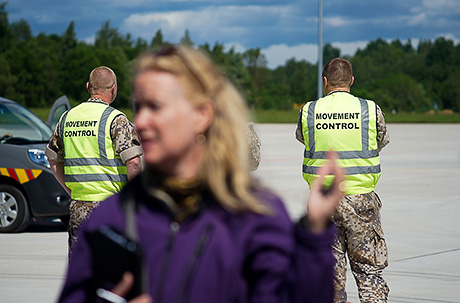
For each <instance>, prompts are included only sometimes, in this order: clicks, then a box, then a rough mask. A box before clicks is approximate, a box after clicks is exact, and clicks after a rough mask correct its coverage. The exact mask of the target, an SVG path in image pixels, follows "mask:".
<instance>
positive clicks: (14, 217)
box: [0, 184, 30, 233]
mask: <svg viewBox="0 0 460 303" xmlns="http://www.w3.org/2000/svg"><path fill="white" fill-rule="evenodd" d="M29 219H30V214H29V207H28V206H27V201H26V198H25V197H24V195H23V194H22V192H21V191H20V190H19V189H17V188H16V187H14V186H11V185H8V184H1V185H0V233H13V232H19V231H22V230H24V229H25V228H26V227H27V225H29Z"/></svg>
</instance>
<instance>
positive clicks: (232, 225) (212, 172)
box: [60, 46, 343, 303]
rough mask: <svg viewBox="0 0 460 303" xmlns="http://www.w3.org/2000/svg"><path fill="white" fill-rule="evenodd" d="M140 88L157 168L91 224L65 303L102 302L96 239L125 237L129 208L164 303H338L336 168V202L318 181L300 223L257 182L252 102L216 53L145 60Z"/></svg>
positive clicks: (73, 264)
mask: <svg viewBox="0 0 460 303" xmlns="http://www.w3.org/2000/svg"><path fill="white" fill-rule="evenodd" d="M133 89H134V105H135V109H136V117H135V120H134V124H135V126H136V128H137V130H138V132H139V135H140V136H141V139H142V145H143V148H144V162H145V166H146V169H145V171H144V172H143V173H141V175H140V176H138V177H137V178H136V179H134V180H133V181H132V182H130V183H129V184H128V185H127V186H126V187H125V189H124V190H123V191H122V192H121V193H120V194H117V195H114V196H112V197H111V198H109V199H107V200H106V201H105V202H104V203H102V204H101V206H100V207H99V208H98V209H96V210H95V211H94V212H93V214H92V216H91V218H90V219H89V220H88V221H87V222H86V224H85V225H84V226H83V227H82V231H81V234H80V237H81V239H82V240H79V242H78V243H77V245H76V246H75V251H74V253H73V255H72V258H71V260H70V264H69V269H68V273H67V279H66V282H65V285H64V288H63V291H62V293H61V296H60V302H88V300H90V298H91V297H93V294H92V293H91V291H90V290H89V289H91V287H89V285H90V283H91V279H92V276H93V267H92V265H91V262H92V259H91V258H92V256H91V247H90V242H89V238H90V236H91V234H92V233H93V232H94V231H95V230H97V229H99V228H100V227H101V226H104V225H105V226H111V227H114V228H116V229H118V230H120V231H124V230H125V229H126V225H127V224H126V223H125V213H124V211H123V209H124V208H123V207H124V206H125V205H126V204H129V203H131V204H134V205H135V215H134V221H135V224H134V226H135V230H136V234H137V235H138V242H139V243H140V245H141V247H142V249H143V256H144V259H143V260H144V264H145V269H146V270H147V277H146V280H147V287H146V290H145V291H146V292H147V293H148V295H149V296H150V298H153V302H155V303H163V302H167V303H170V302H219V303H222V302H310V301H311V302H331V301H332V297H333V262H334V259H333V256H332V252H331V244H332V241H333V239H334V228H333V226H331V224H330V221H329V217H330V215H331V213H332V211H333V209H334V208H335V206H336V204H337V202H338V201H339V200H340V198H341V197H342V194H343V191H342V190H341V189H340V186H339V184H340V183H341V181H342V180H343V174H342V172H341V171H340V169H339V168H338V167H337V165H335V161H334V159H332V160H331V161H330V162H329V164H328V165H325V166H324V167H323V168H322V172H320V173H321V175H322V177H321V178H320V179H319V180H320V181H321V180H322V178H324V174H335V175H336V178H337V179H336V182H334V183H333V185H332V187H331V189H330V191H329V192H327V193H324V192H323V191H321V189H320V185H319V184H320V182H318V184H317V186H316V187H314V188H313V189H312V193H311V196H310V202H309V203H308V206H307V208H308V216H305V217H303V218H302V219H301V220H300V221H299V222H298V223H297V224H293V223H292V222H291V221H290V218H289V216H288V214H287V212H286V210H285V208H284V206H283V203H282V201H281V200H280V198H279V197H277V196H276V195H275V194H273V193H272V192H270V191H269V190H267V189H266V188H264V187H263V186H262V185H260V184H259V183H258V182H256V180H254V179H253V178H252V177H251V175H250V173H249V171H250V165H249V157H248V142H247V139H246V131H247V121H248V113H247V109H246V106H245V103H244V100H243V99H242V97H241V95H240V94H239V92H238V91H237V90H236V89H235V87H234V86H233V85H232V84H231V83H230V82H229V81H228V79H227V78H226V77H225V76H224V75H223V74H222V73H221V72H220V71H219V70H218V69H217V68H216V67H215V66H214V65H213V64H212V62H211V61H210V60H209V59H208V58H207V57H206V56H205V55H203V54H202V53H201V52H199V51H196V50H193V49H190V48H185V47H182V46H168V47H166V48H165V49H163V50H161V51H160V52H158V53H147V54H144V55H143V56H141V57H140V58H139V59H138V60H137V64H136V73H135V78H134V84H133ZM131 204H129V205H131ZM130 222H131V221H130ZM128 225H129V224H128ZM79 239H80V238H79ZM114 266H116V264H114ZM131 278H132V277H131ZM131 282H132V281H131ZM127 283H128V284H129V281H128V282H127ZM123 285H124V284H123V283H122V286H123ZM119 286H120V285H119ZM121 288H123V287H121ZM115 292H117V293H118V294H119V295H125V292H124V291H120V287H117V288H116V290H115ZM142 298H143V299H144V300H146V301H145V302H148V301H149V299H148V296H143V297H141V298H138V300H139V299H142ZM146 298H147V299H146ZM135 300H136V299H135ZM309 300H310V301H309ZM138 302H141V301H138Z"/></svg>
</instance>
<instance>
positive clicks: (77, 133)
mask: <svg viewBox="0 0 460 303" xmlns="http://www.w3.org/2000/svg"><path fill="white" fill-rule="evenodd" d="M64 137H96V134H95V133H94V130H90V129H86V130H66V131H65V132H64Z"/></svg>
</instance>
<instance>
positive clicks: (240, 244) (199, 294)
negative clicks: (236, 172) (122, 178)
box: [59, 178, 335, 303]
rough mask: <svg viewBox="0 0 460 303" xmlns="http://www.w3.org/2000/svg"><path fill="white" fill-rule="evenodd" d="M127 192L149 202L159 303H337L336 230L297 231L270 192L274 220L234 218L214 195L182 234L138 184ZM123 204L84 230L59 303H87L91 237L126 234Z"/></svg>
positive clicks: (266, 197) (144, 219)
mask: <svg viewBox="0 0 460 303" xmlns="http://www.w3.org/2000/svg"><path fill="white" fill-rule="evenodd" d="M124 191H129V192H131V193H132V194H133V195H134V197H135V200H136V201H142V203H140V205H139V206H138V210H137V212H136V221H137V229H138V233H139V238H140V239H139V242H140V244H141V246H142V248H143V250H144V253H145V260H144V261H145V264H146V266H147V268H148V281H149V293H150V294H151V296H152V297H153V301H154V302H155V303H174V302H180V303H182V302H184V303H185V302H191V303H195V302H196V303H203V302H216V303H224V302H233V303H237V302H238V303H240V302H254V303H255V302H260V303H270V302H290V303H291V302H292V303H293V302H304V303H305V302H315V303H321V302H332V301H333V274H334V272H333V266H334V258H333V255H332V250H331V244H332V241H333V239H334V232H335V229H334V227H333V226H330V227H329V228H328V229H327V230H326V231H325V232H324V233H323V234H319V235H315V234H312V233H310V232H308V231H307V230H306V229H305V228H304V226H303V225H301V224H293V223H292V221H291V220H290V218H289V216H288V214H287V212H286V210H285V208H284V205H283V203H282V201H281V200H280V198H278V197H277V196H276V195H274V194H273V193H271V192H269V191H268V190H260V191H259V193H258V194H259V196H260V197H261V199H263V201H265V202H266V203H267V204H268V205H270V207H271V209H272V211H273V214H270V215H259V214H255V213H249V212H248V213H243V214H241V213H240V214H233V213H230V212H228V211H226V210H225V209H223V208H222V207H221V206H219V205H218V204H217V203H216V202H215V200H214V199H213V198H212V196H210V195H208V196H204V197H203V201H204V204H205V205H206V206H205V207H204V208H203V209H202V210H201V211H200V212H199V213H198V214H196V215H195V216H194V217H192V218H189V219H187V220H186V221H185V222H183V223H182V224H181V225H180V228H179V229H178V230H177V231H174V229H173V228H171V226H172V225H171V223H172V222H173V217H172V215H171V213H170V212H169V211H168V209H167V208H166V207H165V206H164V203H163V202H161V201H158V200H156V199H155V198H153V197H151V196H149V195H148V194H147V193H146V192H145V190H143V189H142V186H141V185H140V182H139V178H137V179H135V180H133V182H131V183H129V184H128V185H127V186H126V187H125V189H124ZM119 199H120V194H116V195H114V196H112V197H110V198H108V199H107V200H105V201H104V202H103V203H101V205H100V206H99V207H98V208H97V209H95V210H94V211H93V213H92V214H91V216H90V218H89V219H88V220H87V221H86V222H85V223H84V224H83V225H82V227H81V229H80V232H79V236H78V241H77V243H76V245H75V247H74V249H73V252H72V257H71V259H70V263H69V267H68V272H67V277H66V281H65V284H64V286H63V289H62V293H61V295H60V298H59V302H87V301H88V299H87V298H88V297H87V295H88V294H87V288H88V283H89V280H90V278H91V276H92V268H91V253H90V247H89V243H88V234H89V233H90V232H91V231H94V230H95V229H97V228H99V227H100V226H102V225H110V226H114V227H116V228H118V229H120V230H124V224H125V218H124V213H123V212H122V209H121V206H120V201H119ZM176 226H177V225H176ZM203 239H206V241H203Z"/></svg>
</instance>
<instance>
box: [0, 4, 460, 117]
mask: <svg viewBox="0 0 460 303" xmlns="http://www.w3.org/2000/svg"><path fill="white" fill-rule="evenodd" d="M6 5H7V3H6V2H4V3H1V4H0V70H1V73H0V96H2V97H6V98H9V99H12V100H15V101H17V102H19V103H21V104H23V105H25V106H27V107H32V108H39V107H47V106H51V104H52V103H53V102H54V100H55V99H56V98H57V97H59V96H60V95H64V94H65V95H67V97H68V98H69V99H70V100H71V103H72V104H78V103H80V102H81V101H83V100H86V99H87V98H88V97H89V94H88V92H87V90H86V82H87V81H88V75H89V73H90V71H91V70H92V69H93V68H95V67H97V66H100V65H106V66H109V67H110V68H112V69H113V70H114V71H115V73H116V74H117V80H118V97H117V101H116V103H115V104H114V105H115V106H117V107H119V108H130V101H129V100H130V98H131V81H132V79H131V77H132V69H131V66H132V64H133V62H134V60H135V58H136V57H137V56H138V55H139V54H140V53H142V52H144V51H146V50H148V49H153V50H158V49H160V48H161V47H162V46H164V45H166V44H168V43H169V42H168V41H166V40H165V38H164V36H163V33H162V31H161V29H159V28H158V29H152V33H154V35H153V37H152V39H151V40H150V41H149V42H147V41H146V40H144V39H142V38H137V39H133V38H132V37H131V35H130V34H126V35H123V34H121V33H120V32H119V31H118V29H117V28H114V27H112V26H111V25H110V21H106V22H104V23H102V25H101V28H100V29H99V30H98V31H97V32H96V33H95V40H94V44H91V43H87V42H83V41H78V40H77V39H76V34H75V22H74V21H71V22H70V23H69V25H68V27H67V28H66V29H65V30H64V31H63V33H62V34H61V35H57V34H51V35H46V34H44V33H41V34H39V35H37V36H33V35H32V33H31V32H32V31H31V29H30V26H29V24H28V23H27V21H26V20H24V19H21V20H19V21H17V22H14V23H11V24H10V23H9V21H8V13H7V12H6ZM180 42H181V43H183V44H187V45H189V46H193V45H194V43H193V41H192V39H191V35H190V32H189V31H188V30H185V32H184V36H183V37H182V38H181V39H180ZM197 48H199V49H201V50H203V51H205V52H207V53H208V54H209V56H210V57H211V59H212V60H213V61H214V62H215V63H216V64H217V65H218V66H219V67H220V69H221V70H222V71H223V72H224V73H225V74H227V75H228V77H229V79H230V80H231V81H232V82H233V83H234V84H235V85H236V86H237V87H238V88H239V89H240V91H241V92H242V93H243V95H244V96H245V98H246V100H247V103H248V105H249V106H250V108H251V109H252V110H253V111H254V113H255V115H256V116H257V117H258V119H260V120H262V121H269V120H270V121H273V120H274V121H291V120H292V119H293V120H294V122H295V120H296V117H297V110H294V114H292V117H293V118H291V111H292V109H293V108H298V107H299V106H300V105H301V104H303V103H305V102H307V101H309V100H314V99H316V96H317V71H318V66H317V64H311V63H309V62H306V61H305V60H296V59H294V58H292V59H289V60H287V61H286V63H285V64H284V65H282V66H279V67H277V68H276V69H273V70H271V69H269V68H268V67H267V59H266V57H265V55H264V54H263V52H262V50H261V49H260V48H252V49H248V50H246V51H244V52H243V53H239V52H237V51H235V49H233V48H231V49H228V50H226V48H225V47H224V45H223V44H222V43H219V42H215V44H214V45H213V46H211V45H210V44H208V43H205V44H203V45H198V46H197ZM339 56H340V50H339V49H338V48H335V47H333V46H332V45H331V44H330V43H326V44H325V46H324V50H323V59H324V62H327V61H329V60H330V59H332V58H335V57H339ZM347 59H348V60H350V61H351V62H352V64H353V72H354V76H355V82H354V85H353V87H352V93H353V94H354V95H356V96H360V97H363V98H367V99H371V100H374V101H375V102H376V103H377V104H378V105H379V106H380V107H381V108H382V109H383V110H384V112H387V113H391V112H397V113H401V112H408V113H413V112H414V113H417V114H418V113H425V112H428V111H429V110H432V109H433V108H434V105H435V104H436V105H437V108H438V109H439V110H440V111H441V110H445V109H449V110H453V111H455V112H459V111H460V85H459V83H460V44H457V45H456V44H455V43H454V41H452V40H450V39H447V38H444V37H439V38H437V39H436V40H435V41H429V40H427V41H420V42H419V43H418V46H417V47H416V48H414V47H413V45H412V43H411V41H407V42H404V43H403V42H401V41H400V40H398V39H396V40H394V41H390V42H389V41H386V40H383V39H380V38H379V39H376V40H374V41H370V42H369V43H368V44H367V46H366V47H365V48H364V49H360V50H358V51H357V52H356V54H355V55H353V56H347ZM276 112H280V113H281V114H280V115H281V116H282V117H284V118H281V117H276V116H277V114H276ZM286 117H290V118H286ZM411 117H412V116H411ZM454 120H455V119H454ZM291 122H292V121H291Z"/></svg>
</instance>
